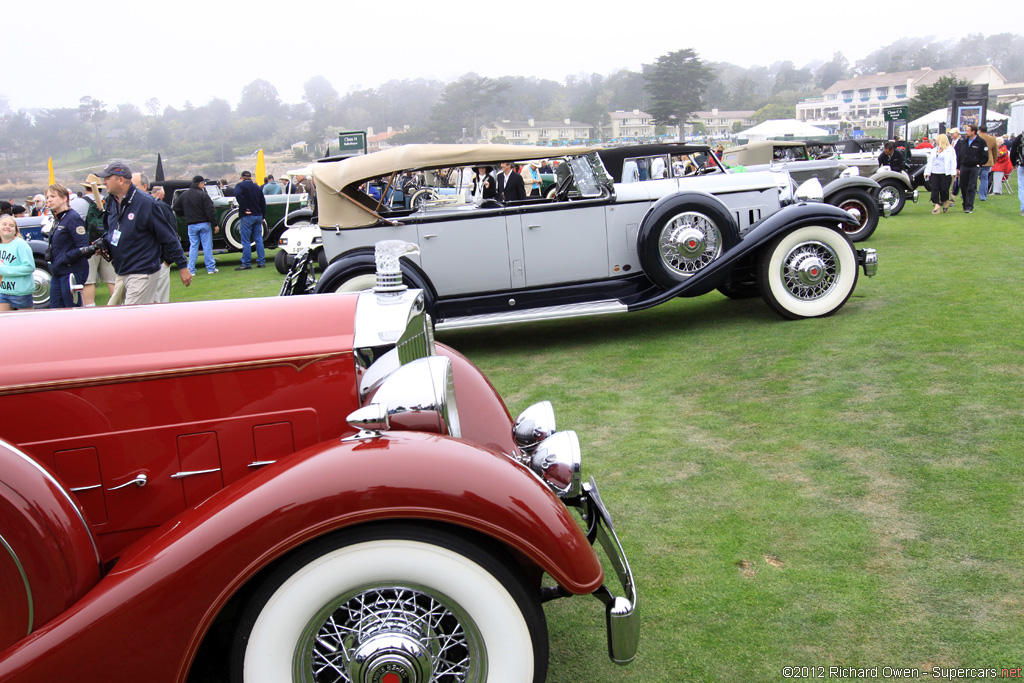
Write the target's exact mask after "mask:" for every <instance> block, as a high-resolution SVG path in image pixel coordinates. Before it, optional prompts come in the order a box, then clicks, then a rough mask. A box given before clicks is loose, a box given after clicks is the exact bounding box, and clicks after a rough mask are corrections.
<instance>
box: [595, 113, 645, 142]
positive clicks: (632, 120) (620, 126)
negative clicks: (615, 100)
mask: <svg viewBox="0 0 1024 683" xmlns="http://www.w3.org/2000/svg"><path fill="white" fill-rule="evenodd" d="M608 118H609V124H608V127H607V128H605V129H604V136H603V137H604V139H606V140H611V141H613V142H614V141H629V140H650V139H653V138H654V129H655V126H654V119H652V118H651V115H650V114H648V113H647V112H645V111H640V110H639V109H634V110H633V111H622V110H619V111H612V112H608Z"/></svg>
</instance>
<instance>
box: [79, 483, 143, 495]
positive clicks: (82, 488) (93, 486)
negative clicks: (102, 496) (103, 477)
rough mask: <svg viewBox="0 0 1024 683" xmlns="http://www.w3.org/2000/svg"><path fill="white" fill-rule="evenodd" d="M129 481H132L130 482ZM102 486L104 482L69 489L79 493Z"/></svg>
mask: <svg viewBox="0 0 1024 683" xmlns="http://www.w3.org/2000/svg"><path fill="white" fill-rule="evenodd" d="M129 483H131V482H129ZM126 486H127V484H126ZM101 488H103V484H93V485H92V486H77V487H75V488H73V489H68V491H71V493H78V492H79V491H92V490H93V489H101ZM111 491H113V489H111Z"/></svg>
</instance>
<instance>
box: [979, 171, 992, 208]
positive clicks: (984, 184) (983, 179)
mask: <svg viewBox="0 0 1024 683" xmlns="http://www.w3.org/2000/svg"><path fill="white" fill-rule="evenodd" d="M991 170H992V167H991V166H982V167H981V173H979V174H978V194H979V195H981V201H985V200H987V199H988V174H989V172H990V171H991Z"/></svg>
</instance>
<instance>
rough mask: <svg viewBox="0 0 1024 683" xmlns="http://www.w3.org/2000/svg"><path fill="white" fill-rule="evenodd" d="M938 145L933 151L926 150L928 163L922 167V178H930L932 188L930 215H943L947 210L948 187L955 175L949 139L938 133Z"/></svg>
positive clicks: (953, 158) (953, 156) (954, 162)
mask: <svg viewBox="0 0 1024 683" xmlns="http://www.w3.org/2000/svg"><path fill="white" fill-rule="evenodd" d="M936 142H937V143H938V144H937V145H936V146H935V147H934V148H933V149H930V150H928V163H927V165H926V166H925V167H924V178H925V180H926V181H928V180H929V178H930V183H931V184H930V187H931V188H932V204H934V205H935V208H934V209H932V213H939V212H940V211H942V212H943V213H945V212H946V211H947V210H948V209H949V186H950V185H951V184H952V182H953V177H954V176H955V175H956V152H955V151H954V150H953V147H952V146H951V145H950V144H949V138H948V137H946V136H945V134H942V133H940V134H939V136H938V137H937V138H936Z"/></svg>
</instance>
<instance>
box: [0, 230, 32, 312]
mask: <svg viewBox="0 0 1024 683" xmlns="http://www.w3.org/2000/svg"><path fill="white" fill-rule="evenodd" d="M35 269H36V260H35V257H34V256H33V255H32V247H30V246H28V242H26V241H25V240H24V239H23V238H22V237H21V232H19V231H18V222H17V221H16V220H14V216H10V215H6V214H5V215H2V216H0V313H5V312H7V311H25V310H29V309H31V308H34V304H33V302H32V291H33V290H34V289H35V282H34V281H33V279H32V272H33V271H34V270H35Z"/></svg>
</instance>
